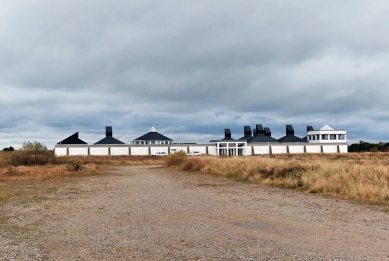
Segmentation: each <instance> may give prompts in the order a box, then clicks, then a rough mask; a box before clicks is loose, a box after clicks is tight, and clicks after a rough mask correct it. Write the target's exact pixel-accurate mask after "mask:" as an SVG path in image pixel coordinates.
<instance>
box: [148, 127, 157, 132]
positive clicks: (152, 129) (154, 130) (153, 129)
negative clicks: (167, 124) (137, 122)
mask: <svg viewBox="0 0 389 261" xmlns="http://www.w3.org/2000/svg"><path fill="white" fill-rule="evenodd" d="M149 132H158V131H157V129H156V128H154V127H151V129H150V130H149Z"/></svg>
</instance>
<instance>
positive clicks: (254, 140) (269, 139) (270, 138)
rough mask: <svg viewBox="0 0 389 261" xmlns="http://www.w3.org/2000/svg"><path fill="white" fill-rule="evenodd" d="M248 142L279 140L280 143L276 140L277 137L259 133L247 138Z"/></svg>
mask: <svg viewBox="0 0 389 261" xmlns="http://www.w3.org/2000/svg"><path fill="white" fill-rule="evenodd" d="M247 142H249V143H251V142H277V143H278V140H276V139H275V138H272V137H269V136H265V135H257V136H255V137H251V138H249V139H247Z"/></svg>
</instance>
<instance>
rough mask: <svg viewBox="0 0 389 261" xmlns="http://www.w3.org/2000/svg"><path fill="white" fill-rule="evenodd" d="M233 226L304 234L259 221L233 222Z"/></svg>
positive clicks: (303, 234)
mask: <svg viewBox="0 0 389 261" xmlns="http://www.w3.org/2000/svg"><path fill="white" fill-rule="evenodd" d="M233 224H234V225H235V226H238V227H242V228H248V229H259V230H264V231H274V232H277V233H281V234H292V235H300V236H305V235H306V233H304V232H302V231H298V230H294V229H290V228H281V229H278V228H275V227H274V226H272V225H271V224H268V223H261V222H254V223H243V222H235V223H233Z"/></svg>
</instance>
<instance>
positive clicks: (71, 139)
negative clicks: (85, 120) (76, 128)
mask: <svg viewBox="0 0 389 261" xmlns="http://www.w3.org/2000/svg"><path fill="white" fill-rule="evenodd" d="M57 144H88V143H86V142H85V141H83V140H80V139H79V138H78V132H76V133H74V134H73V135H71V136H69V137H67V138H66V139H64V140H63V141H60V142H58V143H57Z"/></svg>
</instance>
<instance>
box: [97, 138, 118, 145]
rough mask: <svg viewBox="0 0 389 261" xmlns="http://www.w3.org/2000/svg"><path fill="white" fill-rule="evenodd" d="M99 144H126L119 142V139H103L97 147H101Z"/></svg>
mask: <svg viewBox="0 0 389 261" xmlns="http://www.w3.org/2000/svg"><path fill="white" fill-rule="evenodd" d="M99 144H105V145H106V144H125V143H124V142H122V141H120V140H118V139H115V138H114V137H110V136H108V137H105V138H104V139H101V140H99V141H98V142H96V143H95V145H99Z"/></svg>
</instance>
